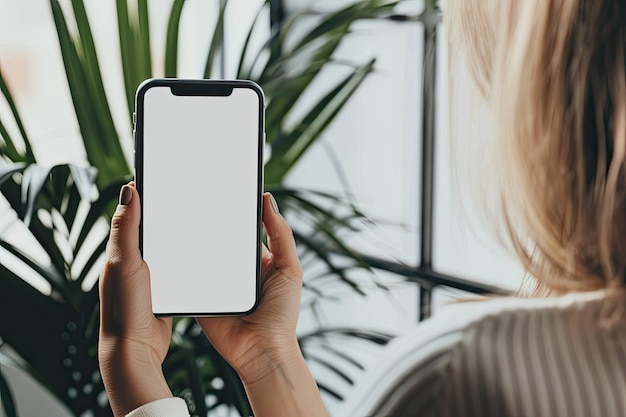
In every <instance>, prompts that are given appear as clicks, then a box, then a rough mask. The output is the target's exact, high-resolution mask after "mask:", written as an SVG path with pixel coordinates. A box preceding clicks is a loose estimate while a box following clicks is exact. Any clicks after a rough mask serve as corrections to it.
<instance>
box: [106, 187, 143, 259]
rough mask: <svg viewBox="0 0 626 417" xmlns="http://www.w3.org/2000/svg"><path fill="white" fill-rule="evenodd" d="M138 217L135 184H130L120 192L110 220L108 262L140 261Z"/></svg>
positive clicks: (137, 199) (139, 210)
mask: <svg viewBox="0 0 626 417" xmlns="http://www.w3.org/2000/svg"><path fill="white" fill-rule="evenodd" d="M140 217H141V208H140V204H139V193H138V192H137V190H136V189H135V184H134V183H133V182H131V183H129V184H127V185H124V186H123V187H122V189H121V190H120V198H119V204H118V205H117V208H116V209H115V213H114V214H113V218H112V219H111V234H110V237H109V243H108V245H107V258H108V261H109V262H112V263H117V262H120V261H123V260H124V263H127V262H128V261H131V262H132V261H136V260H140V259H141V254H140V252H139V220H140Z"/></svg>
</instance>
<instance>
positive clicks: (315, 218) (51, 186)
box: [0, 0, 394, 417]
mask: <svg viewBox="0 0 626 417" xmlns="http://www.w3.org/2000/svg"><path fill="white" fill-rule="evenodd" d="M185 4H186V3H185V2H184V0H173V1H172V7H171V11H170V16H169V22H168V26H167V34H166V38H167V39H166V45H165V54H164V55H165V62H164V68H165V74H163V75H165V76H176V75H177V74H178V68H177V67H178V62H177V48H178V31H179V24H180V19H181V14H182V11H183V9H184V7H185ZM227 4H228V2H227V1H223V2H222V3H221V9H220V14H219V18H218V20H217V23H216V25H215V28H214V32H213V36H212V40H211V42H210V46H209V50H208V51H207V59H206V65H205V71H204V73H203V74H199V76H203V77H205V78H210V77H212V76H214V73H213V71H214V68H215V67H216V57H217V56H218V55H219V52H220V49H221V48H222V47H223V42H222V40H223V33H224V24H225V22H224V13H225V11H226V8H227V7H228V6H227ZM277 4H278V2H276V1H273V0H270V1H267V2H266V3H265V4H264V5H263V7H264V8H266V7H274V8H275V7H277ZM50 6H51V9H52V14H53V17H54V22H55V26H56V31H57V35H58V39H59V46H60V50H61V53H62V58H63V63H64V66H65V73H66V76H67V81H68V87H69V90H70V92H71V96H72V100H73V105H74V110H75V114H76V117H77V120H78V123H79V127H80V133H81V137H82V142H83V144H84V148H85V151H86V162H87V163H86V164H82V163H76V164H64V165H58V166H53V167H47V166H42V165H39V164H38V161H37V159H36V158H35V155H34V153H33V150H32V146H31V144H30V140H29V136H28V129H27V126H24V123H23V122H22V119H21V117H20V112H19V110H18V108H17V106H16V105H15V101H14V99H13V97H12V95H11V91H10V88H9V87H10V86H9V85H7V84H6V82H5V80H4V78H3V77H2V73H1V72H0V92H1V93H2V96H3V97H4V99H5V100H6V102H7V103H8V108H9V110H10V112H9V114H2V115H0V136H1V137H2V140H1V141H0V192H1V193H2V195H3V196H4V198H5V199H6V200H7V201H8V203H9V204H10V206H11V209H12V210H13V211H14V213H15V215H16V220H15V221H18V222H21V223H22V224H23V225H24V227H25V228H26V229H27V230H28V232H29V233H30V234H31V235H32V237H33V238H34V239H35V240H36V241H37V242H38V244H39V246H40V247H41V248H42V249H43V250H44V252H45V253H46V255H47V256H46V257H47V258H48V259H40V258H37V257H34V256H32V255H31V254H29V253H28V250H27V249H26V248H25V247H23V246H22V245H21V243H20V242H19V241H12V240H11V239H10V238H8V237H6V236H4V235H0V247H1V248H2V249H3V250H4V251H5V253H7V254H8V255H9V256H10V257H11V258H13V260H14V261H17V262H20V263H22V264H23V265H25V266H26V267H28V268H29V269H30V270H31V272H32V273H34V274H36V275H38V276H39V277H41V278H43V279H44V280H45V281H46V282H47V283H48V284H49V286H50V291H49V293H42V292H41V291H39V290H38V289H35V288H34V287H33V286H31V285H30V284H28V283H27V282H26V281H25V280H24V279H23V278H22V277H21V276H20V275H19V274H18V273H16V272H15V271H13V270H12V269H11V268H10V267H9V266H7V265H6V264H5V263H2V262H0V314H1V315H2V316H3V317H9V316H10V317H11V320H2V321H0V338H1V339H2V342H3V343H5V344H7V345H8V346H10V347H11V349H12V350H13V351H14V352H16V355H12V356H11V357H9V358H5V360H11V361H12V362H13V363H14V364H16V366H19V367H21V368H22V369H24V370H25V371H26V372H28V373H29V374H30V375H32V376H33V377H34V378H36V379H37V381H39V383H41V384H42V385H43V386H44V387H45V388H46V389H48V390H49V391H50V392H51V393H52V394H53V395H54V396H55V397H56V398H58V399H59V400H60V401H61V402H63V403H64V404H65V405H66V406H67V407H68V409H69V410H71V412H72V413H74V414H75V415H81V414H82V413H83V412H85V411H90V412H91V413H93V414H92V415H96V416H108V415H110V413H111V412H110V409H109V407H108V404H107V402H106V396H103V395H102V393H103V390H104V388H103V385H102V382H101V380H100V377H99V373H98V365H97V333H98V332H97V329H98V293H97V286H91V287H86V286H85V283H86V282H87V281H86V279H87V278H88V276H90V275H93V274H94V273H96V274H97V272H98V271H99V268H100V263H101V260H102V254H103V252H104V249H105V246H106V242H107V237H108V236H107V229H106V226H107V225H108V221H109V219H110V216H111V214H112V212H113V210H114V208H115V204H116V198H117V193H118V191H119V188H120V186H121V185H122V184H124V183H125V182H127V181H129V180H130V179H131V177H132V173H131V172H132V170H131V167H130V166H129V164H128V162H127V158H126V155H125V154H124V151H123V149H122V145H121V142H120V136H119V134H118V131H120V130H123V129H120V127H119V126H116V125H115V123H114V121H113V118H112V116H111V111H110V108H109V104H108V101H107V98H106V95H105V93H104V84H103V80H102V76H101V66H100V63H99V61H98V57H97V54H96V47H95V44H94V41H93V36H92V32H91V28H90V24H89V19H88V16H87V13H86V10H85V7H84V4H83V0H71V11H72V13H68V12H64V11H63V10H62V9H61V7H60V4H59V1H58V0H50ZM393 6H394V4H390V3H388V2H386V1H383V0H365V1H360V2H357V3H355V4H353V5H350V6H347V7H344V8H341V9H339V10H337V11H335V12H332V13H328V14H325V15H323V16H322V17H321V19H320V20H319V22H318V23H317V24H316V25H315V26H314V27H312V28H311V29H310V30H309V31H308V32H306V33H305V34H304V35H303V36H301V37H299V38H297V40H296V41H295V42H294V41H293V37H294V36H295V35H294V34H293V28H294V27H295V26H296V24H297V22H298V19H299V16H293V17H292V18H290V19H288V20H285V21H277V22H274V24H273V27H272V32H271V35H270V37H269V38H268V39H267V40H266V42H265V44H264V45H263V46H262V48H261V49H260V50H257V51H253V50H251V49H250V39H251V36H252V35H251V34H252V31H253V29H254V27H255V25H258V24H261V23H260V20H259V19H260V18H259V16H261V10H259V14H258V15H257V19H255V21H254V23H253V25H252V27H251V28H250V31H249V35H248V38H247V39H246V42H245V44H244V46H243V48H242V50H241V51H238V52H239V54H240V57H241V58H240V63H239V66H238V70H237V73H236V74H233V75H234V77H236V78H244V79H252V80H254V81H256V82H258V83H259V84H260V85H261V86H262V87H263V89H264V91H265V93H266V96H267V101H268V105H267V111H266V125H267V142H268V144H269V145H270V146H271V157H270V158H269V160H268V161H267V163H266V166H265V179H266V184H265V185H266V189H267V190H269V191H271V192H272V193H273V194H274V195H275V196H276V199H277V200H279V203H280V205H281V208H282V210H283V211H284V212H285V213H286V215H287V216H293V217H294V218H297V219H298V220H299V221H298V222H297V223H298V224H301V225H302V226H300V227H294V234H295V236H296V238H297V241H298V244H299V247H300V248H301V250H303V251H306V252H309V253H312V254H313V255H315V257H316V259H318V260H319V261H320V262H322V263H323V264H324V265H325V267H326V270H327V273H329V274H331V275H332V276H333V277H334V278H335V280H336V281H337V282H341V283H344V284H347V285H348V286H349V287H350V288H352V289H354V290H356V291H359V286H358V285H357V284H356V283H355V282H353V281H352V280H351V279H350V278H349V276H348V275H347V273H346V272H347V271H348V270H349V269H350V268H355V267H358V268H362V267H365V268H367V264H366V263H365V262H364V261H363V260H362V259H361V258H360V257H359V256H358V255H357V254H355V253H353V252H352V251H351V250H350V249H349V248H348V247H347V245H345V244H344V243H343V240H342V238H341V237H340V236H341V232H342V231H346V230H348V231H358V221H359V220H361V219H363V218H364V215H363V213H361V212H360V210H359V209H358V208H357V207H356V206H355V205H354V204H353V202H351V201H350V200H348V199H347V198H345V197H342V196H337V195H331V194H328V193H324V192H320V191H315V190H302V189H292V188H289V187H286V186H285V185H284V183H285V182H284V181H285V178H286V176H287V175H288V173H289V172H290V170H291V169H292V168H293V167H294V166H295V164H297V162H298V161H299V160H300V158H302V156H303V155H304V154H305V153H306V152H307V150H308V149H309V148H310V147H311V146H312V145H313V144H314V143H315V142H316V140H317V139H318V138H319V137H320V134H321V133H322V132H323V131H324V129H325V128H326V127H327V126H328V125H329V124H330V123H331V122H332V121H333V120H334V118H335V117H336V116H337V114H339V112H340V111H341V109H342V108H343V107H344V105H345V104H346V102H348V101H349V100H350V98H351V97H352V95H353V94H354V92H355V91H356V90H357V89H358V88H359V87H360V85H361V84H362V82H363V81H364V80H365V79H366V77H367V76H368V74H370V73H371V72H372V71H373V69H374V65H375V62H374V60H372V61H369V62H365V63H358V64H355V65H353V67H352V70H351V72H350V74H349V75H348V76H346V77H345V78H343V79H341V80H339V81H338V82H337V83H336V84H335V85H332V86H330V88H329V89H328V90H327V91H326V92H325V93H324V94H323V95H322V97H321V98H320V99H319V100H318V101H317V102H316V103H314V104H313V105H312V106H311V107H310V108H308V111H307V112H305V115H304V116H303V117H300V118H297V119H295V120H291V121H290V123H286V120H287V119H288V118H289V117H290V116H291V112H292V110H293V108H294V106H295V105H296V104H297V103H298V102H299V100H300V99H301V97H302V96H303V95H304V94H305V93H306V92H307V91H308V90H309V87H310V86H311V84H312V82H313V80H315V78H316V77H317V75H318V74H319V73H320V71H321V70H322V69H323V68H326V67H327V66H328V65H331V64H332V63H333V53H334V51H335V50H336V48H337V47H338V46H339V44H340V43H341V41H342V39H344V37H345V36H348V35H349V30H350V26H351V24H352V23H353V22H355V21H357V20H359V19H365V18H375V17H377V16H380V15H384V14H387V13H389V12H390V11H391V10H392V8H393ZM116 7H117V25H118V35H119V40H120V51H121V61H122V66H123V72H124V74H123V75H124V87H125V94H126V98H127V103H128V116H129V120H130V119H131V118H132V111H133V98H134V93H135V88H136V86H137V85H138V84H139V83H140V82H141V81H143V80H144V79H146V78H150V77H152V76H154V73H153V70H152V49H151V42H150V31H149V23H150V22H149V19H148V2H147V0H137V1H136V2H128V1H126V0H117V2H116ZM133 8H134V9H133ZM70 27H74V28H76V29H75V30H70ZM288 39H289V40H290V42H287V40H288ZM251 57H252V59H251ZM264 57H266V58H264ZM294 62H298V63H299V65H298V66H297V67H295V66H294V65H293V64H294ZM294 68H300V69H298V70H294ZM9 120H10V121H11V123H14V124H15V125H16V126H17V127H18V129H17V130H18V131H19V134H18V135H10V134H9V131H8V130H7V129H6V125H7V122H8V121H9ZM172 146H175V145H174V144H173V145H172ZM78 162H83V161H78ZM337 257H340V258H341V260H340V261H338V260H337ZM305 286H307V282H306V280H305ZM308 288H309V290H310V291H314V292H316V293H318V294H319V295H320V296H323V290H322V289H320V288H318V287H315V286H309V287H308ZM25 329H37V331H35V332H29V331H25ZM328 334H335V335H339V336H340V337H349V338H360V339H362V340H365V341H367V342H371V343H377V344H384V343H386V341H387V340H388V339H389V336H388V335H385V334H380V333H377V332H371V331H367V330H363V329H322V330H320V331H319V332H315V333H313V334H309V335H303V336H302V337H301V339H300V342H301V344H302V346H303V347H306V344H307V343H308V342H309V341H310V340H312V339H315V338H323V337H326V336H327V335H328ZM44 346H45V348H43V347H44ZM335 352H336V356H337V359H338V360H340V361H347V362H349V363H352V364H355V366H358V363H356V362H354V360H353V359H351V358H349V357H347V356H346V355H345V354H342V353H341V352H338V351H335ZM306 353H307V352H306V349H305V355H306ZM324 366H326V367H327V368H328V369H330V370H332V371H334V372H336V373H338V374H339V375H342V373H341V371H340V370H339V368H338V367H336V366H334V365H333V364H332V363H329V362H326V363H325V364H324ZM164 372H165V375H166V377H167V379H168V382H169V384H170V386H171V388H172V390H173V392H174V393H175V395H180V396H183V397H184V398H186V399H187V400H188V403H189V405H190V409H191V411H192V413H194V414H195V415H207V413H208V412H209V410H211V409H212V408H215V407H219V406H227V407H234V408H236V409H237V410H238V412H239V413H240V414H241V415H249V414H250V406H249V404H248V401H247V398H246V396H245V392H244V390H243V387H242V385H241V382H240V381H239V379H238V377H237V375H236V374H235V373H234V371H233V370H232V369H230V367H229V366H228V364H227V363H226V362H224V361H223V360H222V359H221V357H220V356H219V355H218V354H217V352H215V350H214V349H213V348H212V346H211V345H210V344H209V343H208V342H207V341H206V339H205V338H204V337H203V336H202V334H201V331H200V329H199V327H198V326H197V325H196V324H195V322H194V321H193V320H191V319H187V318H181V319H177V320H175V323H174V332H173V337H172V342H171V346H170V352H169V355H168V357H167V359H166V361H165V363H164ZM344 376H345V375H344ZM319 385H320V388H321V389H322V390H325V391H326V392H327V393H330V394H331V395H335V396H337V397H340V394H339V393H337V392H335V391H334V390H333V389H332V387H331V386H329V385H325V384H324V383H323V382H320V384H319ZM0 395H1V398H2V406H3V408H4V411H5V414H6V415H7V416H8V417H12V416H16V415H17V410H16V407H15V404H14V402H13V401H12V397H11V394H10V390H9V387H8V384H7V383H6V380H5V379H4V377H3V375H2V373H1V372H0Z"/></svg>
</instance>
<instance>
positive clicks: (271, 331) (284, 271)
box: [196, 194, 302, 383]
mask: <svg viewBox="0 0 626 417" xmlns="http://www.w3.org/2000/svg"><path fill="white" fill-rule="evenodd" d="M263 207H264V210H263V224H264V226H265V230H266V233H267V236H268V238H267V240H268V246H269V250H268V248H266V247H265V246H263V248H262V249H263V256H262V261H261V265H262V266H261V269H262V275H261V282H262V290H261V303H260V304H259V306H258V307H257V309H256V310H255V311H254V312H253V313H252V314H250V315H247V316H243V317H202V318H197V319H196V320H197V321H198V323H199V324H200V326H201V327H202V329H203V330H204V333H205V334H206V335H207V337H208V338H209V341H210V342H211V344H212V345H213V346H214V347H215V348H216V349H217V350H218V352H219V353H220V354H221V355H222V357H223V358H224V359H226V361H227V362H228V363H230V364H231V366H232V367H233V368H235V370H237V372H238V373H239V375H240V377H241V378H242V380H243V382H244V383H246V382H254V381H256V380H258V379H261V378H263V377H264V376H266V374H267V373H269V372H271V371H272V369H275V368H276V367H279V366H280V365H281V364H282V363H283V362H288V361H290V360H291V359H292V358H293V357H294V356H298V355H299V354H300V349H299V347H298V344H297V340H296V324H297V322H298V314H299V312H300V294H301V291H302V267H301V266H300V261H299V259H298V254H297V251H296V245H295V242H294V239H293V233H292V232H291V228H290V227H289V225H288V224H287V221H286V220H285V219H284V218H283V217H282V216H281V215H280V213H279V212H278V206H277V205H276V202H275V201H273V197H272V196H271V195H269V194H265V195H264V196H263Z"/></svg>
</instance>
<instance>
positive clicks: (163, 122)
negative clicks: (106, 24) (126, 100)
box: [134, 78, 265, 316]
mask: <svg viewBox="0 0 626 417" xmlns="http://www.w3.org/2000/svg"><path fill="white" fill-rule="evenodd" d="M264 108H265V106H264V94H263V91H262V89H261V88H260V87H259V86H258V85H257V84H255V83H253V82H251V81H246V80H232V81H225V80H224V81H223V80H191V79H176V78H164V79H149V80H146V81H144V82H143V83H142V84H141V85H140V86H139V87H138V89H137V93H136V97H135V134H134V136H135V179H136V186H137V190H138V192H139V195H140V196H141V207H142V216H141V225H140V231H139V233H140V248H141V251H142V255H143V258H144V260H145V261H146V263H147V264H148V267H149V268H150V291H151V298H152V310H153V312H154V314H155V315H157V316H219V315H246V314H249V313H251V312H252V311H253V310H254V309H255V307H256V305H257V303H258V301H259V298H260V288H261V245H262V243H261V204H262V194H263V148H264V141H265V134H264V131H265V127H264Z"/></svg>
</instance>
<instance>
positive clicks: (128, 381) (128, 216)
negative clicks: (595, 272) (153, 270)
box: [98, 182, 172, 416]
mask: <svg viewBox="0 0 626 417" xmlns="http://www.w3.org/2000/svg"><path fill="white" fill-rule="evenodd" d="M140 213H141V210H140V202H139V194H138V193H137V190H136V189H135V184H134V183H132V182H131V183H129V184H128V185H125V186H124V187H122V190H121V192H120V199H119V205H118V206H117V209H116V211H115V214H114V215H113V219H112V220H111V234H110V238H109V242H108V245H107V251H106V261H105V264H104V268H103V269H102V273H101V275H100V340H99V343H98V357H99V360H100V372H101V374H102V380H103V381H104V385H105V387H106V390H107V394H108V396H109V401H110V403H111V407H112V409H113V412H114V414H115V415H116V416H124V415H126V414H127V413H129V412H130V411H132V410H134V409H135V408H137V407H139V406H141V405H143V404H147V403H149V402H152V401H155V400H158V399H162V398H166V397H171V396H172V393H171V391H170V389H169V387H168V386H167V383H166V381H165V378H164V377H163V372H162V370H161V364H162V363H163V360H164V359H165V355H166V354H167V350H168V347H169V343H170V337H171V334H172V320H171V319H169V318H156V317H155V316H154V314H152V306H151V301H150V273H149V271H148V266H147V265H146V263H145V262H144V261H143V259H142V258H141V253H140V252H139V219H140V215H141V214H140Z"/></svg>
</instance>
